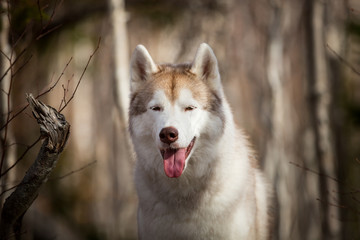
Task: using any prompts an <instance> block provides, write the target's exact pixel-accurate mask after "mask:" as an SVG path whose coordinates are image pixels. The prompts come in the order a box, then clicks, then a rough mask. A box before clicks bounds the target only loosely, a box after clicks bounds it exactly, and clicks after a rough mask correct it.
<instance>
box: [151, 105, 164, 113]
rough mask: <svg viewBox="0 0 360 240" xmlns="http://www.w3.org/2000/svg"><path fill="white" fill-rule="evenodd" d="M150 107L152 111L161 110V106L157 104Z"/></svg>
mask: <svg viewBox="0 0 360 240" xmlns="http://www.w3.org/2000/svg"><path fill="white" fill-rule="evenodd" d="M150 109H151V110H153V111H157V112H159V111H161V107H159V106H153V107H150Z"/></svg>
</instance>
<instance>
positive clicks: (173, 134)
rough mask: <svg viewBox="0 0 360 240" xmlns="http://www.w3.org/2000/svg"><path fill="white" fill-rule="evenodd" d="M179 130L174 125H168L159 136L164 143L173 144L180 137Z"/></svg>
mask: <svg viewBox="0 0 360 240" xmlns="http://www.w3.org/2000/svg"><path fill="white" fill-rule="evenodd" d="M178 136H179V132H178V130H177V129H176V128H174V127H166V128H163V129H161V131H160V134H159V137H160V140H161V141H162V142H163V143H167V144H171V143H173V142H175V141H176V140H177V139H178Z"/></svg>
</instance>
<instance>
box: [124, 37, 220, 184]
mask: <svg viewBox="0 0 360 240" xmlns="http://www.w3.org/2000/svg"><path fill="white" fill-rule="evenodd" d="M222 99H224V97H223V90H222V85H221V81H220V75H219V70H218V65H217V60H216V57H215V55H214V53H213V51H212V49H211V48H210V47H209V46H208V45H207V44H205V43H203V44H201V45H200V47H199V48H198V50H197V53H196V55H195V58H194V60H193V62H192V63H191V64H178V65H171V64H161V65H157V64H155V62H154V61H153V60H152V58H151V56H150V54H149V53H148V51H147V50H146V48H145V47H144V46H142V45H138V46H137V47H136V49H135V51H134V53H133V55H132V59H131V102H130V109H129V128H130V134H131V137H132V140H133V144H134V148H135V151H136V154H137V157H138V161H141V163H138V164H141V165H142V166H143V167H145V168H148V169H154V168H155V170H159V169H161V174H163V171H165V174H166V176H168V177H171V178H173V177H175V178H177V177H180V176H181V175H182V173H183V172H184V171H185V169H186V168H187V166H188V162H189V159H191V160H193V159H194V160H193V161H197V160H199V159H200V158H201V157H200V156H201V154H202V152H204V151H206V150H205V148H206V147H207V148H209V146H206V145H204V144H201V142H209V141H210V140H211V139H215V138H218V137H219V136H220V135H221V133H222V131H223V128H224V126H223V124H224V114H223V110H222ZM202 139H207V140H206V141H201V140H202ZM208 145H209V144H208ZM210 147H211V146H210ZM192 156H194V157H192ZM195 156H198V157H195ZM202 161H209V160H208V159H202ZM162 169H164V170H162Z"/></svg>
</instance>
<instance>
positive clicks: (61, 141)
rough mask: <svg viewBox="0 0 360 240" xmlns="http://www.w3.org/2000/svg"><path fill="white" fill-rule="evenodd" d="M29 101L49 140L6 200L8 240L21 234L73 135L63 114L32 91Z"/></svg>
mask: <svg viewBox="0 0 360 240" xmlns="http://www.w3.org/2000/svg"><path fill="white" fill-rule="evenodd" d="M27 100H28V102H29V105H30V107H31V109H32V112H33V115H34V117H35V118H36V120H37V122H38V123H39V125H40V133H41V136H42V138H44V139H45V140H44V142H43V144H42V146H41V149H40V152H39V154H38V156H37V158H36V160H35V162H34V163H33V164H32V165H31V167H30V168H29V169H28V171H27V172H26V174H25V176H24V178H23V180H22V181H21V183H20V185H19V186H18V187H17V188H16V190H15V191H14V192H13V193H12V194H11V195H10V196H9V197H8V198H7V199H6V201H5V203H4V207H3V210H2V212H1V222H0V238H1V239H8V238H9V237H10V236H11V235H12V234H13V232H14V233H15V236H19V234H21V233H20V227H21V221H22V217H23V216H24V214H25V213H26V211H27V209H28V208H29V207H30V206H31V204H32V203H33V202H34V200H35V199H36V197H37V195H38V192H39V189H40V187H41V186H42V184H43V183H44V182H46V181H47V179H48V177H49V175H50V173H51V172H52V170H53V168H54V167H55V164H56V162H57V160H58V158H59V155H60V154H61V152H62V151H63V149H64V147H65V145H66V142H67V139H68V137H69V134H70V125H69V123H68V122H67V121H66V120H65V118H64V116H63V115H62V114H60V113H58V112H57V111H56V110H55V109H54V108H52V107H50V106H47V105H45V104H43V103H42V102H40V101H38V100H36V99H35V98H34V97H33V96H32V95H31V94H30V95H28V96H27Z"/></svg>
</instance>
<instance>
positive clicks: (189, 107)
mask: <svg viewBox="0 0 360 240" xmlns="http://www.w3.org/2000/svg"><path fill="white" fill-rule="evenodd" d="M195 108H196V107H194V106H188V107H186V108H185V112H187V111H192V110H194V109H195Z"/></svg>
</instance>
